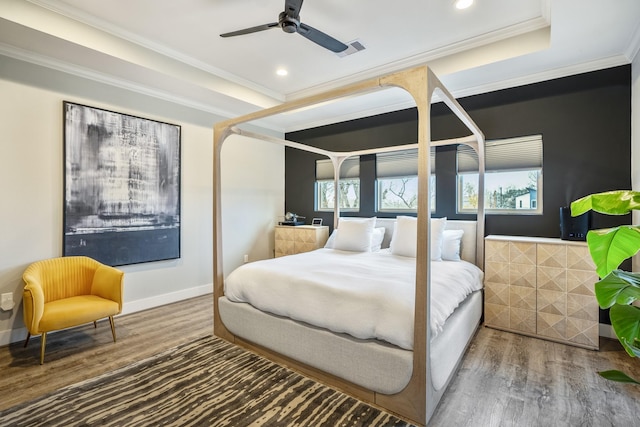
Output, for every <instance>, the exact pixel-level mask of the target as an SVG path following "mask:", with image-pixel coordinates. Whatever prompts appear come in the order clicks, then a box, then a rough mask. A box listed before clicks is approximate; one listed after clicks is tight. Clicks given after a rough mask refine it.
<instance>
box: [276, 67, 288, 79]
mask: <svg viewBox="0 0 640 427" xmlns="http://www.w3.org/2000/svg"><path fill="white" fill-rule="evenodd" d="M276 74H277V75H279V76H283V77H284V76H286V75H287V74H289V72H288V71H287V70H286V69H284V68H278V69H277V70H276Z"/></svg>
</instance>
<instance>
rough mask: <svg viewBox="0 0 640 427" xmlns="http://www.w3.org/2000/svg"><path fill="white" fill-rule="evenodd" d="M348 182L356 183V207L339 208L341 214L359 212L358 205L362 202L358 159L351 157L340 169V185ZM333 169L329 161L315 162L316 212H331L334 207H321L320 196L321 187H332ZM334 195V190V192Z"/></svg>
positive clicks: (333, 182)
mask: <svg viewBox="0 0 640 427" xmlns="http://www.w3.org/2000/svg"><path fill="white" fill-rule="evenodd" d="M349 181H357V183H358V193H359V194H358V196H357V197H358V206H357V207H348V208H347V207H340V211H343V212H358V211H360V205H361V200H362V192H361V188H360V157H353V158H348V159H346V160H344V162H343V163H342V166H341V167H340V184H344V183H347V182H349ZM334 184H335V181H334V169H333V163H332V162H331V160H330V159H322V160H316V182H315V186H314V188H315V194H314V200H315V202H314V205H315V211H316V212H333V211H334V206H333V204H332V205H331V206H327V207H321V201H320V194H321V188H320V187H321V186H322V185H334ZM334 194H335V190H334Z"/></svg>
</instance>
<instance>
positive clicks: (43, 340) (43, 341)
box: [40, 332, 47, 365]
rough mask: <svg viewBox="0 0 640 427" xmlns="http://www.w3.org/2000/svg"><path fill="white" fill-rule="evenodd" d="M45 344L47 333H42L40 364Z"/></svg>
mask: <svg viewBox="0 0 640 427" xmlns="http://www.w3.org/2000/svg"><path fill="white" fill-rule="evenodd" d="M46 346H47V333H46V332H43V333H42V338H41V341H40V364H41V365H42V364H44V349H45V347H46Z"/></svg>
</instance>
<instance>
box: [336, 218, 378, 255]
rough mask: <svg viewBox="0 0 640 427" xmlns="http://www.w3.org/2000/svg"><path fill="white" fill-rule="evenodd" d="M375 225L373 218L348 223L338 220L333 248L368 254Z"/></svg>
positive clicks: (351, 220)
mask: <svg viewBox="0 0 640 427" xmlns="http://www.w3.org/2000/svg"><path fill="white" fill-rule="evenodd" d="M375 224H376V218H375V217H373V218H365V219H350V220H348V221H343V220H342V219H340V222H339V223H338V230H337V233H336V238H335V241H334V244H333V248H334V249H338V250H341V251H352V252H370V251H371V236H372V235H373V228H374V226H375Z"/></svg>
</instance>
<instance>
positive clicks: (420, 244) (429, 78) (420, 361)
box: [213, 66, 484, 425]
mask: <svg viewBox="0 0 640 427" xmlns="http://www.w3.org/2000/svg"><path fill="white" fill-rule="evenodd" d="M381 87H399V88H402V89H404V90H406V91H407V92H408V93H409V94H411V95H412V96H413V98H414V100H415V101H416V105H417V108H418V143H417V144H410V145H406V146H394V147H387V148H385V149H374V150H360V151H355V152H342V153H334V152H329V151H326V150H322V149H319V148H315V147H309V146H305V145H303V144H299V143H296V142H291V141H285V140H281V139H278V138H273V137H267V136H263V135H259V134H254V133H251V132H248V131H244V130H242V129H239V128H237V127H236V125H238V124H240V123H246V122H250V121H253V120H257V119H260V118H264V117H268V116H271V115H275V114H280V113H283V112H286V111H291V110H295V109H298V108H301V107H305V106H309V105H314V104H317V103H320V102H326V101H329V100H334V99H338V98H342V97H344V96H346V95H353V94H358V93H363V92H368V91H371V90H374V89H379V88H381ZM435 90H438V91H439V92H440V93H441V94H442V95H443V96H442V98H443V99H442V101H444V102H445V103H446V104H447V105H448V106H449V108H450V109H451V110H452V111H453V112H454V113H455V114H456V116H457V117H458V118H459V119H460V120H461V121H462V122H463V123H464V124H465V125H466V126H467V127H468V128H469V129H470V130H471V132H472V133H473V136H472V137H466V138H458V139H454V140H447V141H437V142H433V143H432V141H431V139H430V135H431V129H430V111H431V98H432V95H433V93H434V91H435ZM231 134H239V135H245V136H249V137H253V138H258V139H262V140H266V141H271V142H276V143H279V144H281V145H285V146H289V147H293V148H300V149H303V150H305V151H310V152H315V153H318V154H323V155H326V156H328V157H329V158H330V159H331V161H332V163H333V165H334V183H335V184H334V185H335V194H336V197H335V201H334V209H335V215H334V226H335V227H337V223H338V217H339V201H338V197H339V196H338V194H339V192H338V188H339V187H338V186H339V181H340V173H339V172H340V167H341V165H342V163H343V161H344V160H345V159H346V158H348V157H352V156H356V155H362V154H370V153H378V152H389V151H397V150H401V149H406V148H408V147H411V148H415V147H416V146H417V148H418V162H419V163H418V209H417V211H418V215H417V216H418V222H417V252H416V274H415V277H416V285H415V303H414V304H415V316H414V331H413V335H414V341H413V349H412V352H413V353H412V355H413V362H412V363H413V371H412V373H411V378H410V379H409V382H408V384H407V385H406V387H405V388H404V389H403V390H401V391H400V392H398V393H396V394H390V395H385V394H381V393H377V392H372V391H369V390H366V389H363V388H362V387H360V386H358V385H355V384H353V383H350V382H348V381H346V380H342V379H341V378H338V377H334V376H332V375H330V374H325V373H323V372H322V371H319V370H314V369H313V368H309V366H307V365H305V364H304V363H298V362H296V361H295V360H292V359H290V358H287V357H286V356H280V355H279V354H278V353H277V352H274V351H271V350H268V349H264V348H262V347H256V346H252V345H251V344H250V343H247V342H245V341H243V340H242V339H240V338H239V337H238V338H236V336H235V335H234V334H233V333H231V332H230V331H229V330H228V329H227V327H226V326H225V324H224V323H223V321H222V319H221V316H220V313H219V305H218V300H219V298H221V297H222V296H224V272H223V262H222V256H223V253H222V220H221V217H222V215H221V213H222V208H221V159H220V157H221V150H222V144H223V142H224V140H225V139H226V138H227V137H228V136H229V135H231ZM213 142H214V150H213V160H214V162H213V166H214V177H213V178H214V197H213V203H214V206H213V214H214V221H213V239H214V250H213V256H214V260H213V270H214V272H213V273H214V334H215V335H217V336H219V337H221V338H224V339H226V340H228V341H231V342H235V343H239V344H242V345H245V346H249V347H250V348H252V349H253V350H256V351H258V352H259V353H261V354H263V355H265V356H267V357H269V358H272V359H274V360H276V361H279V362H281V363H282V362H284V363H285V364H287V365H289V366H291V367H293V368H294V369H296V368H297V369H298V370H301V371H302V372H306V373H309V372H310V373H311V374H312V375H315V376H316V377H317V378H320V379H321V380H322V381H324V382H327V383H329V384H331V385H332V386H335V387H338V388H340V389H342V390H343V391H346V392H348V393H351V394H354V395H356V397H359V398H361V399H362V400H365V401H367V402H369V403H373V404H375V405H378V406H381V407H382V408H384V409H386V410H388V411H390V412H393V413H396V414H398V415H400V416H402V417H404V418H406V419H409V420H411V421H412V422H414V423H418V424H421V425H425V424H426V423H427V422H428V420H429V418H430V417H431V415H432V414H433V412H434V411H435V408H436V405H437V403H438V401H439V399H440V397H441V396H442V394H443V393H444V390H445V389H446V385H447V384H448V383H449V381H450V380H451V378H452V376H453V375H454V374H455V369H454V371H453V372H452V374H451V375H450V377H449V378H448V379H447V381H446V383H445V385H444V386H442V387H441V388H440V389H436V388H435V387H434V386H433V384H432V381H431V375H430V369H431V368H430V357H429V342H430V340H431V328H430V325H429V322H430V320H429V302H430V272H429V268H428V266H429V264H430V261H429V260H430V245H429V241H430V221H429V218H430V216H431V215H430V212H431V209H430V197H429V194H430V191H429V181H430V179H429V178H430V173H431V171H430V161H429V150H430V147H431V146H432V145H433V146H437V145H449V144H459V143H464V144H468V145H470V146H472V147H473V148H474V149H475V150H476V151H477V153H478V157H479V164H480V170H479V177H480V178H479V197H478V199H479V201H478V204H479V206H478V219H477V223H478V224H477V235H476V236H477V239H476V246H477V251H476V255H477V259H476V264H477V265H482V259H483V253H484V246H483V242H484V209H483V207H484V204H483V195H484V194H483V193H484V186H483V185H484V153H483V150H484V136H483V135H482V132H481V131H480V130H479V129H478V127H477V126H476V125H475V123H473V121H472V120H471V118H470V117H469V116H468V115H467V113H466V112H464V110H463V109H462V107H461V106H460V105H459V104H458V103H457V101H455V99H454V98H453V97H452V96H451V94H450V93H449V92H448V91H447V90H446V89H445V88H444V87H443V86H442V84H441V83H440V81H439V80H438V79H437V78H436V77H435V75H434V74H433V73H432V72H431V70H429V69H428V68H427V67H426V66H424V67H418V68H414V69H411V70H407V71H403V72H398V73H395V74H392V75H389V76H385V77H381V78H379V79H373V80H369V81H365V82H362V83H359V84H355V85H351V86H348V87H346V88H343V89H337V90H333V91H329V92H327V93H325V94H320V95H316V96H313V97H310V98H305V99H302V100H298V101H292V102H288V103H285V104H282V105H280V106H277V107H273V108H270V109H267V110H263V111H258V112H255V113H252V114H249V115H246V116H243V117H239V118H236V119H231V120H227V121H224V122H220V123H217V124H216V125H215V127H214V141H213Z"/></svg>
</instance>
